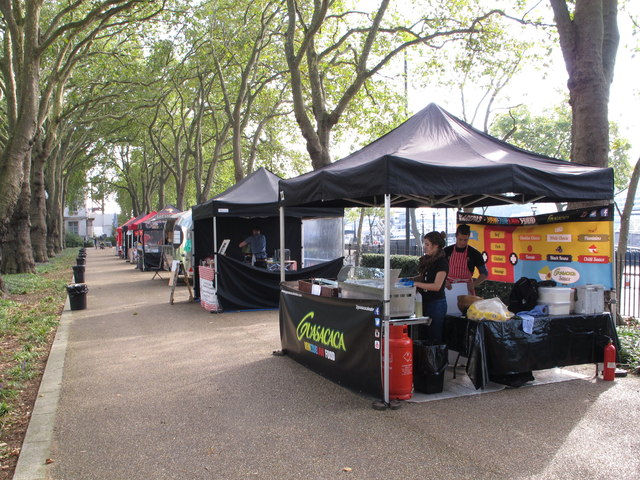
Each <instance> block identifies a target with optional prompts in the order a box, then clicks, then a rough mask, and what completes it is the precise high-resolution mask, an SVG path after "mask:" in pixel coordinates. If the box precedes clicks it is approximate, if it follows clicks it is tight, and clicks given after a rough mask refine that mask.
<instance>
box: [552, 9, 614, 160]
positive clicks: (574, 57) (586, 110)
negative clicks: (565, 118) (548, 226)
mask: <svg viewBox="0 0 640 480" xmlns="http://www.w3.org/2000/svg"><path fill="white" fill-rule="evenodd" d="M550 2H551V6H552V8H553V11H554V16H555V21H556V26H557V29H558V34H559V37H560V47H561V49H562V54H563V56H564V61H565V65H566V69H567V73H568V74H569V79H568V81H567V87H568V89H569V104H570V105H571V110H572V115H573V121H572V127H571V140H572V142H571V160H572V161H573V162H576V163H581V164H584V165H591V166H595V167H606V166H607V164H608V154H609V117H608V104H609V89H610V87H611V82H612V81H613V69H614V65H615V58H616V54H617V50H618V43H619V41H620V34H619V32H618V26H617V7H618V2H617V0H602V1H583V2H575V10H574V12H573V15H571V13H570V12H569V10H568V6H567V2H566V1H565V0H550Z"/></svg>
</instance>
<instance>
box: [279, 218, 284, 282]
mask: <svg viewBox="0 0 640 480" xmlns="http://www.w3.org/2000/svg"><path fill="white" fill-rule="evenodd" d="M279 210H280V283H282V282H284V278H285V277H284V207H280V208H279Z"/></svg>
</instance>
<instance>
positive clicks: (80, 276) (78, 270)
mask: <svg viewBox="0 0 640 480" xmlns="http://www.w3.org/2000/svg"><path fill="white" fill-rule="evenodd" d="M71 268H73V280H74V281H75V282H76V283H84V268H85V267H84V265H74V266H73V267H71Z"/></svg>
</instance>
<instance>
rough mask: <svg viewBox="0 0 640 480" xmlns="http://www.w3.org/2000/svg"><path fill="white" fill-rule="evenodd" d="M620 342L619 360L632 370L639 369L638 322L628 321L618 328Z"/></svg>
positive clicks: (639, 343)
mask: <svg viewBox="0 0 640 480" xmlns="http://www.w3.org/2000/svg"><path fill="white" fill-rule="evenodd" d="M618 339H619V340H620V360H621V362H622V363H625V364H628V365H629V366H630V367H631V368H632V369H633V370H635V371H638V369H639V368H640V322H639V321H638V320H634V319H632V320H630V321H629V322H628V323H627V324H626V325H623V326H619V327H618Z"/></svg>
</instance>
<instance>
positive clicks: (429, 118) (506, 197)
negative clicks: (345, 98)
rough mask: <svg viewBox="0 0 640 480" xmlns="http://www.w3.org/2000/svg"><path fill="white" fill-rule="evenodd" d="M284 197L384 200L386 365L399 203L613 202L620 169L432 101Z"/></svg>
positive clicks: (346, 202)
mask: <svg viewBox="0 0 640 480" xmlns="http://www.w3.org/2000/svg"><path fill="white" fill-rule="evenodd" d="M280 198H281V206H282V207H283V208H282V210H283V211H284V214H286V212H287V210H288V208H289V207H296V208H299V207H301V206H310V207H319V206H326V207H338V206H339V207H359V206H379V205H384V207H385V258H384V268H385V283H384V302H383V305H384V318H385V348H384V357H385V358H384V365H385V366H388V365H389V358H388V352H389V345H388V338H389V335H388V320H389V318H390V316H389V312H388V308H389V301H390V275H389V274H388V272H389V269H390V253H389V249H388V245H389V240H390V231H389V225H390V222H389V218H390V209H391V207H392V206H393V207H403V208H405V207H409V208H416V207H440V208H464V207H482V206H490V205H508V204H526V203H536V202H568V201H572V202H575V201H588V200H603V201H604V200H606V201H607V202H609V201H610V200H611V199H612V198H613V169H611V168H596V167H590V166H584V165H579V164H575V163H570V162H567V161H563V160H558V159H554V158H550V157H546V156H544V155H538V154H535V153H531V152H527V151H525V150H522V149H520V148H517V147H515V146H513V145H510V144H508V143H505V142H502V141H500V140H498V139H495V138H493V137H491V136H489V135H487V134H485V133H483V132H481V131H479V130H476V129H475V128H473V127H472V126H471V125H469V124H467V123H465V122H463V121H461V120H459V119H458V118H456V117H454V116H453V115H451V114H450V113H448V112H446V111H445V110H443V109H442V108H440V107H439V106H438V105H436V104H433V103H432V104H430V105H428V106H427V107H426V108H424V109H423V110H421V111H420V112H418V113H417V114H415V115H414V116H413V117H411V118H410V119H408V120H407V121H406V122H404V123H403V124H401V125H400V126H398V127H397V128H395V129H394V130H392V131H390V132H389V133H387V134H386V135H384V136H382V137H380V138H379V139H377V140H375V141H374V142H372V143H370V144H369V145H367V146H365V147H363V148H362V149H360V150H358V151H357V152H354V153H352V154H351V155H349V156H347V157H345V158H344V159H342V160H339V161H336V162H334V163H332V164H330V165H327V166H326V167H323V168H321V169H319V170H315V171H312V172H309V173H307V174H304V175H301V176H299V177H296V178H292V179H289V180H282V181H281V182H280ZM281 215H282V213H281ZM281 248H284V246H281ZM384 400H385V402H387V403H388V401H389V385H388V372H387V373H386V374H385V375H384Z"/></svg>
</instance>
